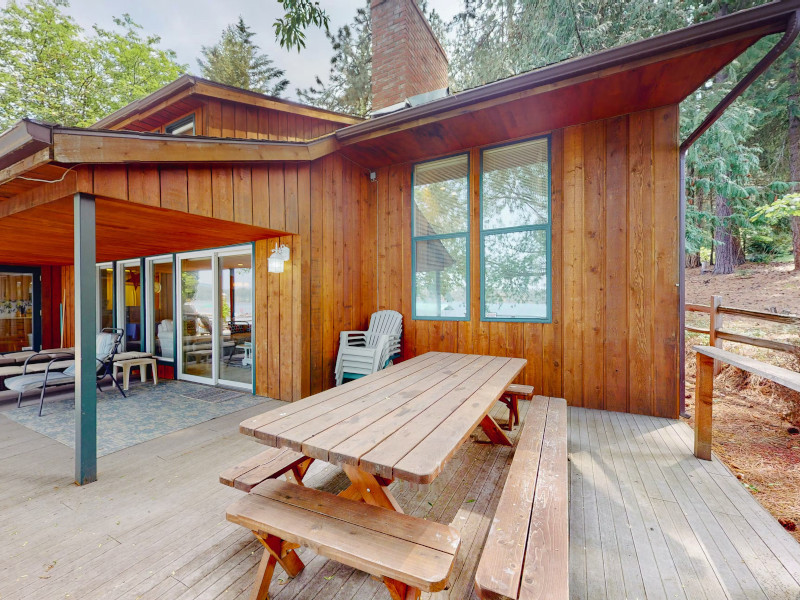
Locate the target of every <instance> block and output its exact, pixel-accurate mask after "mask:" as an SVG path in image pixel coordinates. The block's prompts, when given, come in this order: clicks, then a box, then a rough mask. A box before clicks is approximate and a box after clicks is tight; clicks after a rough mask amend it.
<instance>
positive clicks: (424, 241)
mask: <svg viewBox="0 0 800 600" xmlns="http://www.w3.org/2000/svg"><path fill="white" fill-rule="evenodd" d="M413 188H414V189H413V202H412V214H411V231H412V234H411V235H412V238H411V248H412V249H411V256H412V258H411V261H412V269H413V272H414V280H413V317H414V318H415V319H437V320H442V319H449V320H467V319H469V270H468V266H469V156H468V155H467V154H462V155H459V156H453V157H450V158H444V159H441V160H435V161H430V162H425V163H421V164H418V165H416V166H415V167H414V186H413Z"/></svg>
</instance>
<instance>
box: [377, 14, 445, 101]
mask: <svg viewBox="0 0 800 600" xmlns="http://www.w3.org/2000/svg"><path fill="white" fill-rule="evenodd" d="M370 9H371V11H372V110H373V111H375V110H380V109H382V108H386V107H387V106H391V105H393V104H397V103H398V102H403V101H404V100H405V99H406V98H410V97H411V96H416V95H417V94H425V93H427V92H432V91H434V90H438V89H442V88H446V87H447V55H446V54H445V52H444V48H442V45H441V44H440V43H439V40H437V39H436V35H434V33H433V30H432V29H431V26H430V24H429V23H428V20H427V19H426V18H425V15H423V14H422V11H421V10H420V8H419V6H417V3H416V1H415V0H372V3H371V5H370Z"/></svg>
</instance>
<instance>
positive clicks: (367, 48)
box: [297, 2, 372, 117]
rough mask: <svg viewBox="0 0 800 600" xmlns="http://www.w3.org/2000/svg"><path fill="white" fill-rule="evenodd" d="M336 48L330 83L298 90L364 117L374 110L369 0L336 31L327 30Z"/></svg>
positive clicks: (312, 100)
mask: <svg viewBox="0 0 800 600" xmlns="http://www.w3.org/2000/svg"><path fill="white" fill-rule="evenodd" d="M326 35H327V37H328V40H329V41H330V43H331V47H332V48H333V57H332V58H331V69H330V73H329V75H328V83H323V81H322V79H321V78H320V77H319V75H318V76H317V79H316V85H315V86H311V87H309V88H307V89H304V90H301V89H298V90H297V97H298V98H299V99H300V100H302V101H303V102H308V103H309V104H313V105H314V106H320V107H323V108H327V109H329V110H336V111H341V112H346V113H349V114H353V115H358V116H360V117H365V116H367V115H368V114H369V112H370V110H372V79H371V78H372V28H371V24H370V12H369V2H367V5H366V6H365V7H363V8H359V9H358V11H357V12H356V16H355V19H354V20H353V22H352V23H351V24H349V25H345V26H344V27H341V28H340V29H339V31H337V32H336V35H333V34H332V33H330V32H326Z"/></svg>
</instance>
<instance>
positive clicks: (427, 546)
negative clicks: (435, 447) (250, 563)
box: [227, 479, 461, 600]
mask: <svg viewBox="0 0 800 600" xmlns="http://www.w3.org/2000/svg"><path fill="white" fill-rule="evenodd" d="M227 518H228V520H229V521H231V522H233V523H237V524H239V525H242V526H243V527H247V528H248V529H250V530H251V531H252V532H253V533H254V534H255V536H256V537H257V538H258V539H259V541H260V542H261V543H262V545H264V548H265V552H264V556H263V558H262V560H261V566H260V567H259V574H258V578H259V579H260V582H259V584H258V587H259V589H260V590H263V592H262V593H263V594H264V595H263V596H258V595H256V596H254V597H255V598H263V597H266V592H267V590H268V588H269V581H270V578H271V576H272V570H273V569H274V568H275V564H276V563H278V562H280V564H281V566H282V567H283V568H284V570H285V571H286V572H287V574H289V575H290V576H294V575H296V574H297V573H298V572H299V571H300V569H302V568H303V563H302V561H301V560H300V558H299V557H297V555H296V554H295V553H294V548H293V547H288V548H287V546H285V545H284V542H288V543H289V544H292V545H293V546H306V547H308V548H311V549H312V550H314V552H316V553H317V554H320V555H322V556H325V557H327V558H330V559H332V560H335V561H338V562H341V563H343V564H346V565H350V566H351V567H354V568H356V569H360V570H361V571H365V572H367V573H369V574H370V575H374V576H376V577H378V578H380V579H382V580H383V582H384V583H385V584H386V587H387V588H388V589H389V592H390V594H391V596H392V598H394V599H395V600H401V599H402V600H410V599H411V598H418V597H419V590H424V591H426V592H437V591H439V590H442V589H444V587H445V585H446V584H447V579H448V577H449V576H450V571H451V569H452V568H453V563H454V562H455V556H456V552H457V551H458V546H459V544H460V543H461V538H460V537H459V535H458V532H457V531H456V530H455V529H453V528H452V527H450V526H448V525H442V524H440V523H435V522H433V521H426V520H424V519H419V518H417V517H412V516H409V515H405V514H403V513H401V512H396V511H391V510H387V509H385V508H381V507H379V506H370V505H369V504H364V503H356V502H353V501H352V500H348V499H346V498H341V497H339V496H334V495H333V494H328V493H326V492H322V491H319V490H315V489H313V488H307V487H302V486H298V485H293V484H291V483H289V482H286V481H280V480H277V479H271V480H269V481H265V482H264V483H262V484H260V485H258V486H256V487H255V488H253V490H252V491H251V492H250V493H249V494H247V495H246V496H243V497H241V498H240V499H239V500H237V501H236V502H234V503H233V504H232V505H231V506H230V507H228V511H227ZM281 548H283V549H284V551H286V549H288V550H289V552H290V553H291V555H289V556H287V555H284V556H282V555H281V554H282V553H281V552H280V551H279V549H281ZM287 554H288V553H287ZM409 588H410V589H409Z"/></svg>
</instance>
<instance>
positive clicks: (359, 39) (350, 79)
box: [297, 0, 447, 117]
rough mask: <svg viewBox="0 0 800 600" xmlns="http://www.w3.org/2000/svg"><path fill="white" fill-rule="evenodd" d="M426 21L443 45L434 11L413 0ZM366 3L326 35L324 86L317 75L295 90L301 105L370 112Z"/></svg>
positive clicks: (443, 34)
mask: <svg viewBox="0 0 800 600" xmlns="http://www.w3.org/2000/svg"><path fill="white" fill-rule="evenodd" d="M417 1H418V4H419V7H420V9H422V12H423V14H425V17H426V18H427V19H428V23H430V25H431V29H432V30H433V33H434V35H436V37H437V39H438V40H439V41H440V42H441V43H443V44H444V43H445V41H446V40H445V38H446V35H447V33H446V30H447V27H446V25H445V23H444V21H442V18H441V17H440V16H439V14H438V13H437V12H436V9H432V8H429V7H428V3H427V1H426V0H417ZM369 4H370V3H369V0H367V2H366V6H365V7H363V8H359V9H358V11H357V12H356V16H355V18H354V19H353V22H352V23H350V24H349V25H345V26H344V27H342V28H340V29H339V31H338V32H336V35H333V34H331V33H330V32H326V35H327V37H328V41H330V43H331V48H332V49H333V57H332V58H331V68H330V72H329V74H328V82H327V83H325V82H323V81H322V78H321V77H320V76H319V75H317V78H316V84H315V85H313V86H311V87H308V88H306V89H304V90H301V89H298V90H297V97H298V98H300V100H302V101H303V102H308V103H309V104H313V105H314V106H320V107H323V108H327V109H329V110H336V111H342V112H346V113H350V114H353V115H358V116H360V117H365V116H367V115H368V114H369V113H370V111H371V110H372V79H371V78H372V24H371V20H370V9H369Z"/></svg>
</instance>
